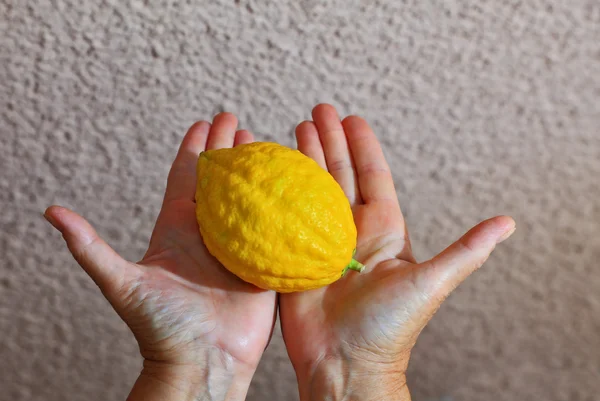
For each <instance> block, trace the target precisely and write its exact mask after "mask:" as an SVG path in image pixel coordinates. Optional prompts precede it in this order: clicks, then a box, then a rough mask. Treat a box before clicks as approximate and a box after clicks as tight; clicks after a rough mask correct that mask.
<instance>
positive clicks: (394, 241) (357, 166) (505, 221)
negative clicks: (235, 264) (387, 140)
mask: <svg viewBox="0 0 600 401" xmlns="http://www.w3.org/2000/svg"><path fill="white" fill-rule="evenodd" d="M312 116H313V121H305V122H303V123H301V124H300V125H298V127H297V129H296V137H297V141H298V148H299V150H300V151H301V152H303V153H304V154H306V155H307V156H309V157H311V158H313V159H314V160H315V161H317V162H318V163H319V164H320V165H321V166H322V167H323V168H325V169H327V170H328V171H329V172H330V173H331V174H332V175H333V177H334V178H335V179H336V180H337V182H338V183H339V184H340V185H341V187H342V189H343V190H344V192H345V193H346V196H347V197H348V199H349V200H350V203H351V205H352V209H353V214H354V220H355V223H356V226H357V229H358V244H357V253H356V259H357V260H359V261H361V262H362V263H364V264H365V265H366V266H367V269H366V271H365V272H363V273H360V274H356V273H354V272H350V273H349V274H348V275H347V277H345V278H344V279H342V280H339V281H338V282H335V283H333V284H332V285H330V286H328V287H325V288H321V289H317V290H313V291H308V292H302V293H292V294H282V295H281V297H280V304H279V307H280V315H281V327H282V330H283V335H284V340H285V343H286V347H287V351H288V354H289V356H290V359H291V361H292V364H293V365H294V368H295V370H296V375H297V377H298V384H299V389H300V399H301V400H302V401H308V400H323V399H328V400H342V399H343V400H354V399H356V400H382V399H385V400H410V394H409V391H408V389H407V387H406V379H405V373H406V369H407V367H408V360H409V357H410V353H411V349H412V347H413V346H414V344H415V342H416V340H417V337H418V335H419V333H420V332H421V330H422V329H423V328H424V326H425V325H426V324H427V323H428V322H429V320H430V319H431V317H432V316H433V314H434V313H435V311H436V310H437V309H438V308H439V307H440V305H441V303H442V302H443V300H444V299H445V298H446V297H447V296H448V295H449V294H450V292H452V290H453V289H454V288H456V287H457V286H458V284H460V283H461V282H462V281H463V280H464V279H465V278H466V277H467V276H468V275H469V274H471V273H472V272H473V271H475V270H476V269H478V268H479V267H480V266H481V265H482V264H483V263H484V262H485V260H486V259H487V258H488V257H489V255H490V253H491V252H492V251H493V249H494V247H495V246H496V244H497V243H499V242H501V241H503V240H505V239H506V238H508V236H510V235H511V234H512V232H513V231H514V228H515V223H514V221H513V220H512V219H511V218H510V217H505V216H500V217H496V218H493V219H490V220H487V221H484V222H482V223H480V224H479V225H477V226H476V227H474V228H472V229H471V230H470V231H469V232H468V233H467V234H466V235H465V236H463V237H462V238H461V239H460V240H458V241H457V242H456V243H454V244H453V245H452V246H450V247H449V248H447V249H446V250H445V251H443V252H442V253H440V254H439V255H438V256H436V257H435V258H433V259H431V260H429V261H426V262H423V263H416V261H415V259H414V257H413V255H412V252H411V246H410V241H409V237H408V233H407V229H406V225H405V222H404V218H403V216H402V212H401V210H400V205H399V204H398V199H397V196H396V191H395V188H394V182H393V179H392V174H391V172H390V169H389V167H388V164H387V163H386V161H385V158H384V155H383V152H382V150H381V146H380V144H379V142H378V140H377V138H376V137H375V134H374V133H373V131H372V130H371V128H370V127H369V126H368V124H367V123H366V122H365V121H364V120H363V119H362V118H360V117H356V116H350V117H347V118H345V119H344V120H343V121H340V118H339V116H338V114H337V112H336V110H335V108H333V107H332V106H330V105H326V104H323V105H319V106H317V107H315V109H314V110H313V113H312ZM348 300H350V301H348Z"/></svg>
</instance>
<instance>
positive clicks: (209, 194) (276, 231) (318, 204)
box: [196, 142, 364, 292]
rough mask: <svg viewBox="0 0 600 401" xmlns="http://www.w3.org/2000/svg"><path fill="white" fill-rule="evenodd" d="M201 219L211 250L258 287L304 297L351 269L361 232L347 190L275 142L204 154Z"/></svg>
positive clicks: (356, 265) (199, 198)
mask: <svg viewBox="0 0 600 401" xmlns="http://www.w3.org/2000/svg"><path fill="white" fill-rule="evenodd" d="M197 170H198V183H197V189H196V217H197V219H198V225H199V227H200V233H201V234H202V238H203V240H204V243H205V244H206V247H207V248H208V250H209V252H210V253H211V254H212V255H213V256H214V257H216V258H217V259H218V260H219V261H220V262H221V263H222V264H223V265H224V266H225V267H226V268H227V269H228V270H229V271H231V272H232V273H233V274H235V275H236V276H238V277H239V278H241V279H242V280H244V281H247V282H249V283H252V284H254V285H256V286H258V287H260V288H264V289H270V290H275V291H278V292H293V291H304V290H310V289H313V288H318V287H322V286H325V285H327V284H330V283H332V282H334V281H336V280H338V279H339V278H340V277H342V276H343V274H344V273H345V272H346V270H347V269H352V270H359V271H360V270H362V269H363V268H364V266H363V265H361V264H360V263H359V262H357V261H355V260H354V259H353V258H352V257H353V254H354V250H355V248H356V226H355V225H354V219H353V218H352V210H351V209H350V204H349V202H348V199H347V198H346V196H345V195H344V192H343V191H342V189H341V188H340V186H339V185H338V183H337V182H336V181H335V180H334V179H333V177H332V176H331V175H330V174H329V173H328V172H327V171H325V170H323V169H322V168H321V167H320V166H319V165H318V164H317V163H316V162H315V161H313V160H312V159H310V158H309V157H306V156H305V155H303V154H302V153H300V152H299V151H297V150H292V149H290V148H287V147H285V146H281V145H278V144H276V143H266V142H255V143H251V144H247V145H240V146H237V147H235V148H230V149H218V150H209V151H206V152H202V153H201V154H200V157H199V158H198V167H197Z"/></svg>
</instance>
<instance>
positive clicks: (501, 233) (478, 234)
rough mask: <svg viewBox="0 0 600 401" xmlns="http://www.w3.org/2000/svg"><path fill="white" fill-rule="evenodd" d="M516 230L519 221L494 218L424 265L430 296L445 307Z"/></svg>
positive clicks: (470, 231) (475, 228) (505, 217)
mask: <svg viewBox="0 0 600 401" xmlns="http://www.w3.org/2000/svg"><path fill="white" fill-rule="evenodd" d="M515 229H516V226H515V221H514V220H513V219H512V218H511V217H508V216H499V217H494V218H492V219H489V220H486V221H484V222H481V223H479V224H478V225H476V226H475V227H473V228H472V229H471V230H469V232H467V233H466V234H465V235H464V236H463V237H462V238H460V239H459V240H458V241H456V242H455V243H454V244H452V245H450V246H449V247H448V248H446V249H445V250H444V251H442V253H440V254H439V255H437V256H436V257H434V258H433V259H431V260H429V261H428V262H425V263H424V266H423V267H424V270H423V271H422V272H423V273H424V275H425V277H427V280H426V286H427V287H428V288H427V289H426V291H427V293H428V294H429V295H430V296H431V297H432V298H433V299H437V300H440V303H441V301H443V300H444V299H445V298H446V297H447V296H448V295H450V293H451V292H452V291H453V290H454V289H455V288H456V287H458V285H459V284H460V283H462V282H463V281H464V280H465V279H466V278H467V277H468V276H469V275H470V274H471V273H473V272H474V271H475V270H477V269H479V268H480V267H481V266H482V265H483V264H484V263H485V261H486V260H487V259H488V258H489V256H490V254H491V253H492V251H493V250H494V248H495V247H496V245H497V244H499V243H501V242H502V241H505V240H506V239H508V237H510V236H511V235H512V234H513V233H514V231H515ZM436 306H439V305H436Z"/></svg>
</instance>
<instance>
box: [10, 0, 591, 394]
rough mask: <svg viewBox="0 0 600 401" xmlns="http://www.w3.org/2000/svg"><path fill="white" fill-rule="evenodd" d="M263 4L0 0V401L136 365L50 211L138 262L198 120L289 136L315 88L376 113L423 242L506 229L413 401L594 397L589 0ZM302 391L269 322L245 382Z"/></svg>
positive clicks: (103, 384)
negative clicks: (88, 228) (495, 218)
mask: <svg viewBox="0 0 600 401" xmlns="http://www.w3.org/2000/svg"><path fill="white" fill-rule="evenodd" d="M270 3H271V4H269V5H267V2H263V1H257V0H252V1H249V0H236V1H234V0H220V1H210V2H209V1H190V0H188V1H184V0H179V1H172V0H168V1H167V0H163V1H151V0H147V1H141V0H132V1H119V0H103V1H92V0H84V1H74V0H52V1H50V0H31V1H21V0H12V1H11V0H0V205H1V209H0V210H1V212H0V228H1V229H0V255H1V262H0V360H1V365H0V372H1V373H0V400H1V401H17V400H32V401H42V400H45V401H54V400H56V401H58V400H73V401H79V400H102V399H106V400H109V399H110V400H124V399H125V396H126V394H127V392H128V390H129V389H130V387H131V385H132V383H133V381H134V379H135V378H136V376H137V373H138V369H139V367H140V359H139V358H138V355H137V349H136V345H135V342H134V340H133V337H132V336H131V335H130V334H129V332H128V330H127V328H126V327H125V326H124V324H123V323H122V322H120V320H119V319H118V317H117V315H116V314H115V313H114V312H112V310H111V308H110V307H109V305H108V303H107V302H106V301H105V300H104V299H103V298H102V296H101V294H100V293H99V291H98V290H97V289H96V288H95V286H94V285H93V283H92V282H91V280H89V279H88V278H87V277H86V276H85V274H84V273H83V271H81V270H80V269H79V268H78V266H77V265H76V264H75V262H74V261H73V260H72V259H71V257H70V255H69V254H68V252H67V251H66V249H65V248H64V246H63V243H62V241H61V238H60V236H59V235H57V234H56V233H55V232H53V231H52V229H51V228H50V227H49V226H48V225H47V223H46V222H45V221H43V219H42V216H41V212H42V211H43V209H44V208H45V206H47V205H49V204H51V203H59V204H63V205H66V206H69V207H72V208H74V209H75V210H76V211H78V212H80V213H82V214H83V215H85V216H86V217H87V218H89V219H90V220H91V221H92V222H93V223H94V224H95V226H96V227H97V229H98V230H99V232H100V233H101V234H102V235H104V236H105V237H106V238H107V240H108V242H109V243H110V244H112V245H113V246H114V247H115V248H116V249H117V250H119V251H120V252H122V253H123V254H124V255H125V256H126V257H128V258H130V259H139V258H140V257H141V255H142V254H143V252H144V249H145V246H146V244H147V240H148V237H149V234H150V232H151V229H152V225H153V221H154V219H155V217H156V215H157V212H158V208H159V206H160V201H161V196H162V191H163V189H164V185H165V179H166V175H167V171H168V167H169V164H170V162H171V161H172V159H173V157H174V153H175V151H176V147H177V145H178V143H179V141H180V139H181V137H182V135H183V133H184V132H185V130H186V128H187V127H188V126H189V125H190V124H191V123H192V122H194V121H195V120H197V119H201V118H210V117H212V116H213V115H214V114H215V113H217V112H218V111H221V110H228V111H232V112H235V113H237V114H238V115H239V117H240V121H241V125H242V126H243V127H245V128H249V129H251V130H253V131H255V132H256V133H257V134H258V136H259V138H261V139H263V140H264V139H269V140H277V141H279V142H281V143H283V144H286V145H293V136H292V130H293V126H294V124H296V123H298V122H299V121H301V120H302V119H305V118H307V117H309V111H310V108H311V107H312V106H313V105H314V104H316V103H317V102H324V101H327V102H332V103H333V104H335V105H336V106H338V107H339V109H340V110H341V112H343V113H344V114H348V113H358V114H361V115H363V116H365V117H366V118H367V119H368V120H369V121H370V122H371V123H372V124H373V125H374V127H375V129H376V131H377V134H378V135H379V137H380V139H381V141H382V142H383V144H384V146H385V151H386V154H387V156H388V157H389V161H390V163H391V166H392V169H393V171H394V176H395V181H396V184H397V188H398V196H399V197H400V200H401V202H402V205H403V208H404V211H405V213H406V216H407V220H408V224H409V228H410V230H411V232H412V236H413V241H414V246H415V250H416V253H417V256H418V257H419V259H424V258H426V257H429V256H431V255H433V254H434V253H436V252H438V251H439V250H441V249H442V248H444V247H445V246H446V245H448V244H449V243H450V242H452V241H453V240H454V239H455V238H457V237H458V236H459V235H460V234H461V233H463V231H464V230H466V229H467V228H469V227H470V226H471V225H473V224H474V223H476V222H478V221H479V220H481V219H483V218H485V217H488V216H491V215H495V214H499V213H508V214H511V215H513V216H514V217H515V219H516V220H517V223H518V230H517V233H516V235H515V236H514V237H513V238H512V239H511V240H510V241H509V242H508V243H506V244H503V245H502V247H500V248H499V249H498V250H497V251H496V253H495V254H494V255H493V257H492V258H491V260H490V261H489V262H488V263H487V264H486V266H485V268H484V269H483V270H481V271H480V272H478V273H477V274H476V275H475V276H473V277H472V278H470V279H469V280H468V282H467V283H466V284H465V285H464V286H462V287H461V288H460V289H459V290H458V291H457V292H456V294H455V295H453V296H452V297H451V298H450V299H449V300H448V302H447V303H446V304H445V306H444V307H443V308H442V309H441V310H440V311H439V313H438V315H436V317H435V318H434V320H433V321H432V322H431V324H430V325H429V326H428V327H427V328H426V330H425V331H424V333H423V334H422V336H421V338H420V340H419V342H418V344H417V347H416V349H415V351H414V355H413V359H412V364H411V366H410V375H409V382H410V384H411V388H412V391H413V394H414V399H415V400H417V401H422V400H429V399H440V398H442V399H444V400H453V401H459V400H460V401H475V400H515V399H521V400H545V401H548V400H556V401H559V400H561V401H562V400H565V401H595V400H599V399H600V398H599V397H600V395H599V394H600V379H599V377H600V273H599V269H600V266H599V262H598V261H599V260H600V178H599V177H600V2H598V0H570V1H561V0H553V1H552V0H545V1H543V0H527V1H520V0H495V1H483V0H477V1H475V0H472V1H466V0H434V1H417V0H405V1H362V2H361V1H356V0H353V1H347V0H346V1H342V0H337V1H312V0H306V1H295V0H287V1H278V2H270ZM340 301H341V302H343V300H340ZM267 397H273V398H267ZM296 397H297V396H296V390H295V379H294V375H293V371H292V369H291V366H290V364H289V362H288V360H287V357H286V354H285V350H284V346H283V343H282V341H281V336H280V332H279V331H278V332H277V333H276V334H275V338H274V340H273V342H272V344H271V346H270V348H269V349H268V350H267V352H266V354H265V356H264V359H263V362H262V364H261V366H260V369H259V372H258V373H257V375H256V377H255V380H254V382H253V384H252V388H251V389H250V394H249V397H248V399H249V400H264V399H278V400H295V399H297V398H296ZM443 397H446V398H443Z"/></svg>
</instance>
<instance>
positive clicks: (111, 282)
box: [44, 206, 134, 301]
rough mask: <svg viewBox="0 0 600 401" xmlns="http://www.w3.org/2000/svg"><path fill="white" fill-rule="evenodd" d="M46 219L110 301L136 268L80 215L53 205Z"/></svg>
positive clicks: (47, 211)
mask: <svg viewBox="0 0 600 401" xmlns="http://www.w3.org/2000/svg"><path fill="white" fill-rule="evenodd" d="M44 217H45V218H46V220H48V222H49V223H50V224H52V225H53V226H54V228H56V229H57V230H58V231H60V232H61V233H62V235H63V238H64V239H65V242H66V243H67V246H68V247H69V250H70V251H71V253H72V254H73V257H74V258H75V260H76V261H77V262H78V263H79V264H80V265H81V267H83V269H84V270H85V271H86V272H87V274H88V275H89V276H90V277H91V278H92V280H94V282H95V283H96V284H97V285H98V287H100V290H102V292H103V293H104V294H105V295H106V296H107V298H109V301H110V300H111V298H112V295H113V294H115V292H118V291H119V290H120V289H121V288H123V286H124V285H125V284H126V283H127V282H129V281H130V280H129V279H130V277H129V276H131V273H132V272H133V270H134V269H133V267H134V265H133V264H131V263H129V262H127V261H126V260H125V259H123V258H122V257H121V256H120V255H119V254H117V253H116V252H115V251H114V250H113V249H112V248H111V247H110V246H109V245H108V244H107V243H106V242H104V240H102V238H100V237H99V236H98V234H97V233H96V230H94V228H93V227H92V226H91V225H90V223H88V222H87V221H86V220H85V219H84V218H83V217H81V216H80V215H78V214H77V213H75V212H73V211H71V210H69V209H66V208H64V207H60V206H50V207H49V208H48V209H46V212H45V213H44Z"/></svg>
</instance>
